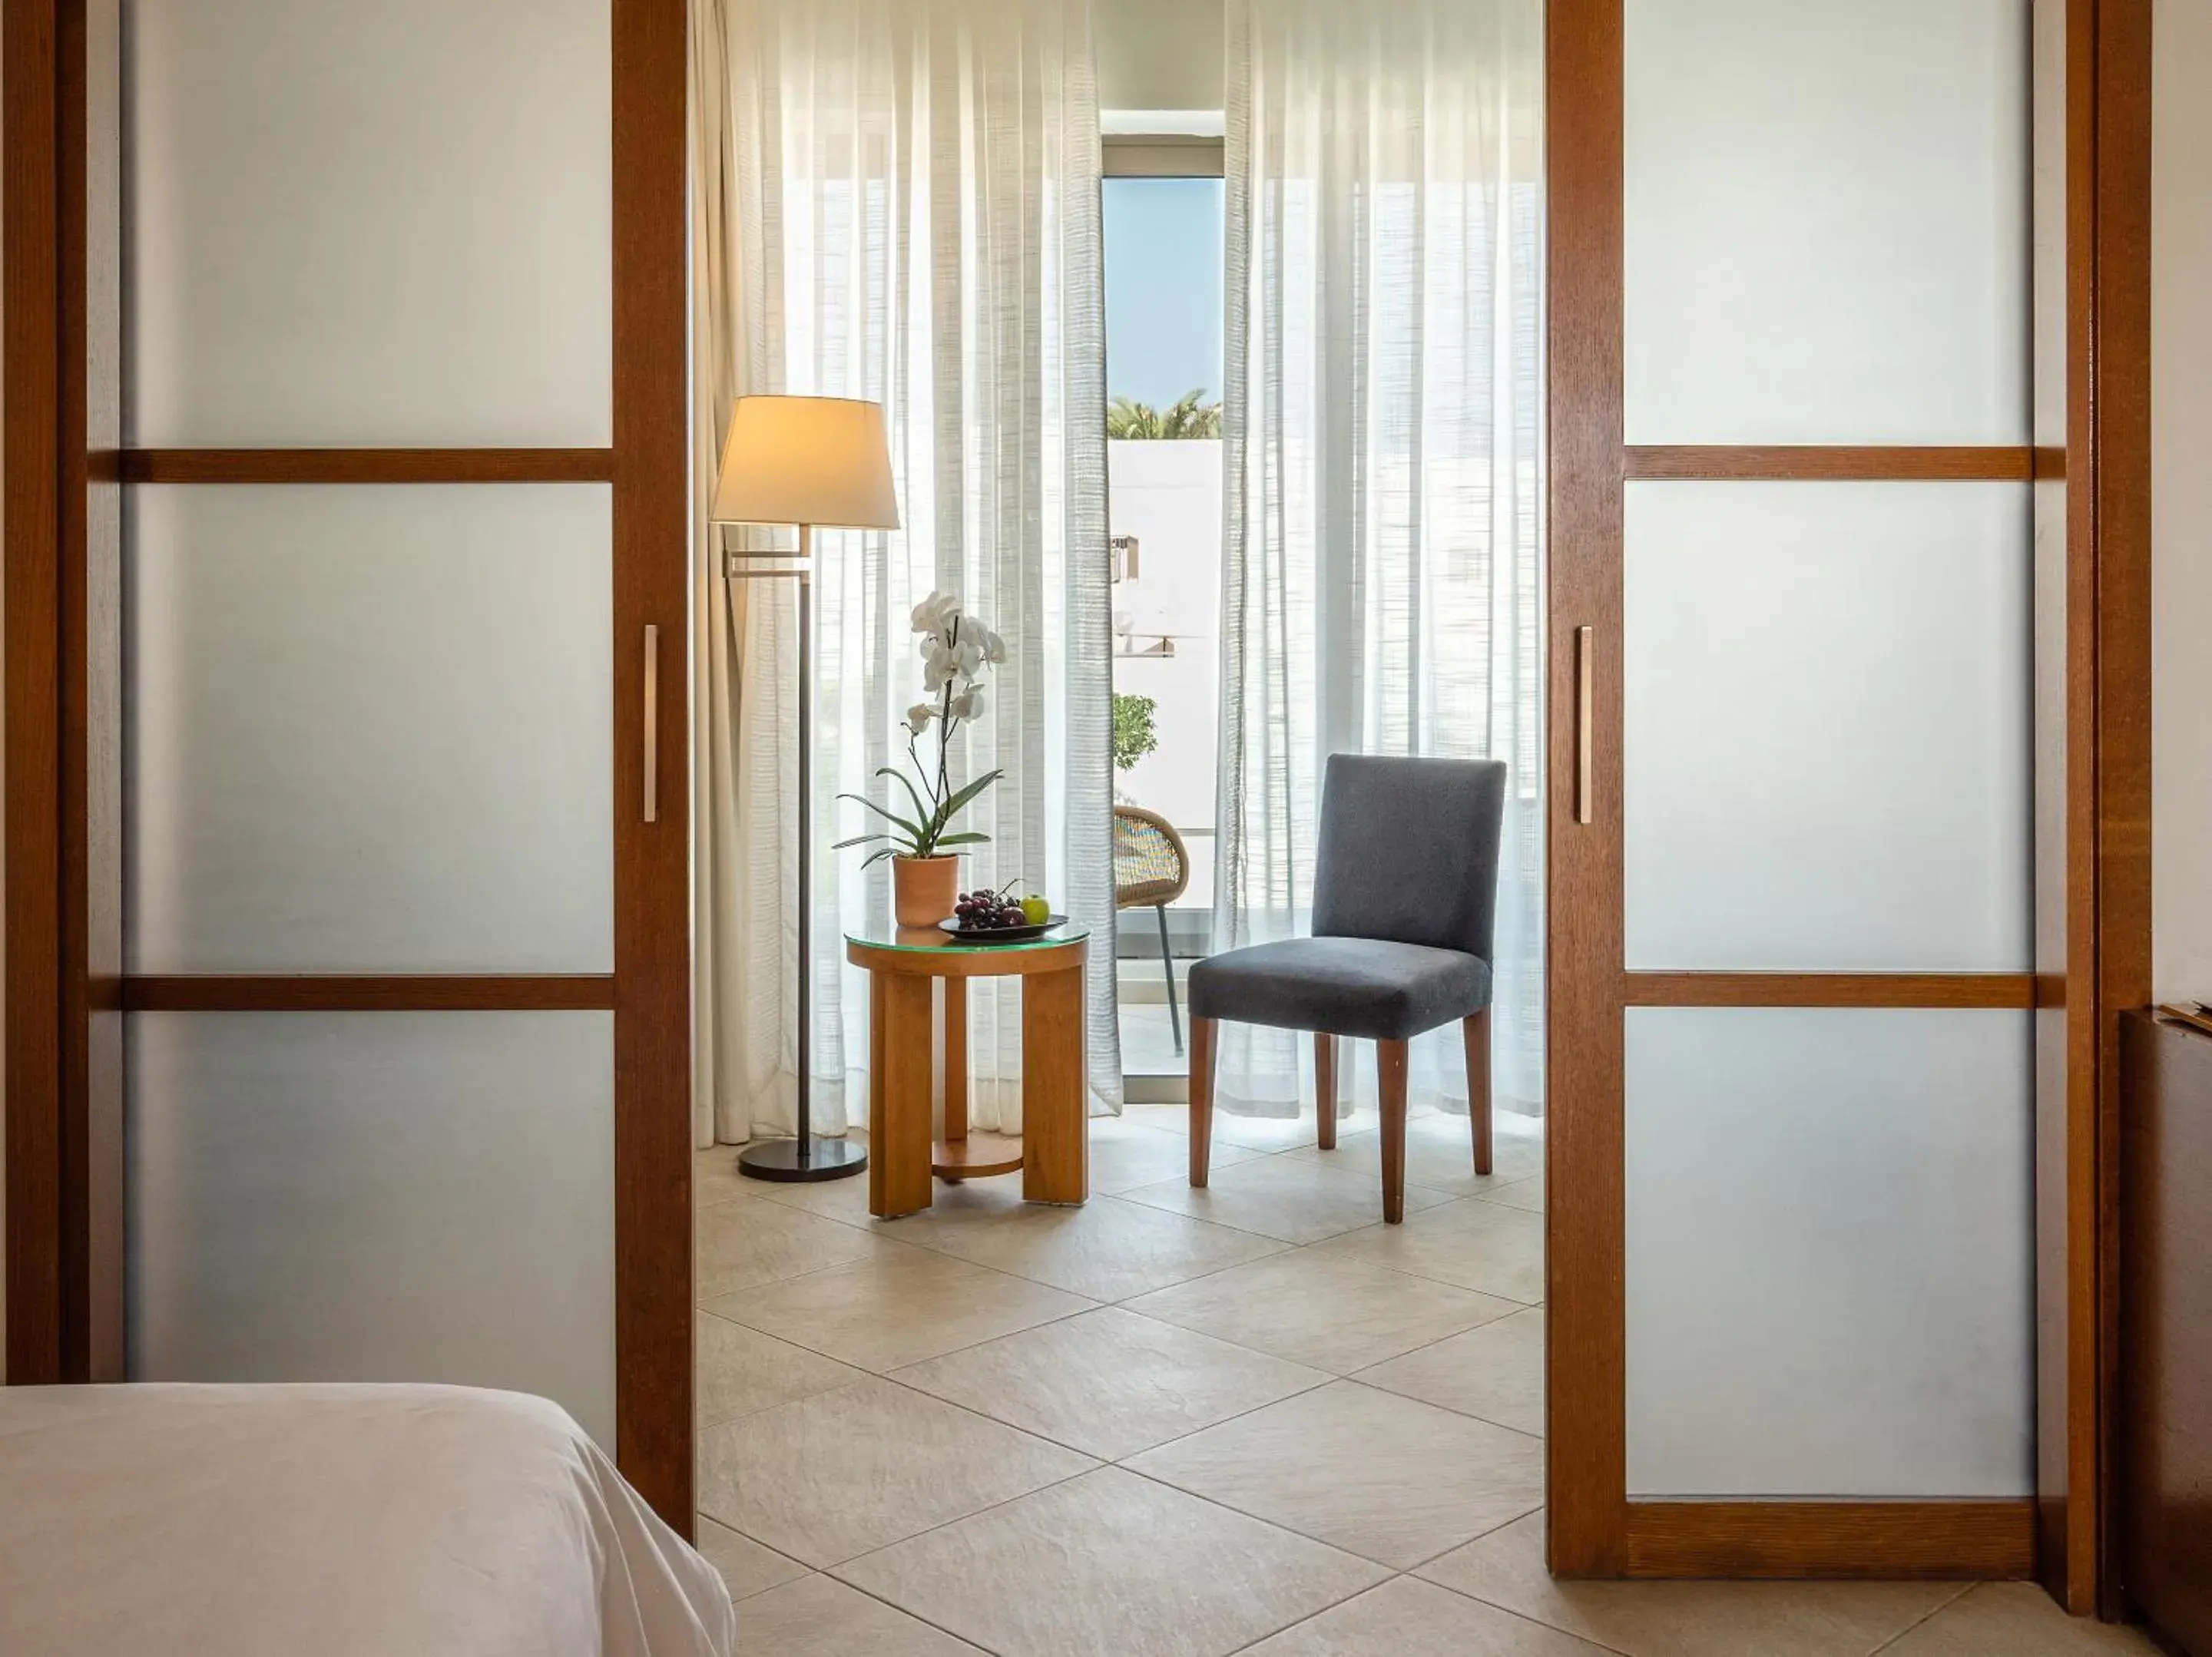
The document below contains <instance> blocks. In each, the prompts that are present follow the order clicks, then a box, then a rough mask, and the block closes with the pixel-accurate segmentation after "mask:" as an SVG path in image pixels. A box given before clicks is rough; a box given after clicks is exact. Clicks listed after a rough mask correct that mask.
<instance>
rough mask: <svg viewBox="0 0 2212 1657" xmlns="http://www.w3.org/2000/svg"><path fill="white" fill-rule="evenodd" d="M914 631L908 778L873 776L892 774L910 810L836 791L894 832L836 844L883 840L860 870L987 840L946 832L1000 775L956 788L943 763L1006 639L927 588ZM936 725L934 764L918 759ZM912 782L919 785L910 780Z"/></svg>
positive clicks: (976, 706) (976, 714)
mask: <svg viewBox="0 0 2212 1657" xmlns="http://www.w3.org/2000/svg"><path fill="white" fill-rule="evenodd" d="M914 630H915V633H916V634H920V635H921V687H922V689H923V691H924V692H925V693H926V695H925V697H924V700H922V701H918V702H916V703H915V705H914V706H913V707H909V708H908V709H907V711H906V719H905V721H904V724H905V729H906V733H907V734H906V751H907V757H908V759H909V760H911V761H912V762H913V765H914V775H913V776H911V777H909V776H908V775H907V774H906V773H905V772H903V771H902V770H900V769H899V768H897V767H896V766H894V765H885V766H879V767H878V768H877V770H876V774H877V775H878V776H879V777H890V778H891V779H893V780H895V781H896V782H897V783H898V784H899V785H900V786H902V787H903V788H904V789H905V790H906V792H907V798H908V800H910V801H911V802H912V803H913V806H914V816H913V817H912V818H910V819H909V818H908V817H905V816H901V815H900V814H899V813H898V812H896V811H893V810H890V808H889V807H887V806H884V805H879V804H877V803H876V802H875V801H874V800H872V799H870V798H867V797H866V795H863V794H841V795H839V796H838V798H841V799H849V800H857V801H859V802H860V804H862V805H865V806H866V807H867V808H868V810H871V811H873V812H874V813H875V814H876V815H877V816H879V817H881V818H883V819H884V821H885V822H888V823H890V825H891V828H892V829H895V830H896V833H890V832H881V833H877V834H872V835H854V836H853V838H852V839H850V840H841V841H838V842H837V849H838V850H839V851H842V850H844V849H845V847H848V846H865V845H869V844H872V843H874V842H877V841H888V842H889V844H887V845H878V846H877V848H876V849H875V850H874V851H872V852H871V853H868V855H867V856H866V858H865V859H862V861H861V864H860V866H861V867H862V868H864V869H865V868H866V867H867V866H868V865H869V864H871V863H873V862H875V861H876V860H877V859H879V858H889V857H899V858H928V857H938V856H941V855H943V854H944V853H945V852H946V851H948V850H949V849H950V848H951V847H956V846H977V845H981V844H982V843H983V842H985V841H988V840H989V839H990V838H991V837H990V836H989V835H979V834H975V833H965V834H957V835H956V834H952V833H950V832H948V831H949V830H950V829H951V826H952V820H953V818H954V817H955V816H957V815H958V814H959V813H960V811H961V810H963V809H964V808H965V807H966V806H967V805H968V804H969V803H970V802H972V801H973V800H974V799H975V798H976V797H977V796H978V795H980V794H981V792H983V791H984V790H985V789H986V788H988V787H989V786H991V785H992V784H993V783H994V782H996V781H998V780H999V779H1000V776H1002V775H1003V774H1004V773H1003V772H1000V771H993V772H989V773H987V774H985V775H983V776H980V777H978V778H976V779H975V781H973V782H971V783H969V784H967V785H966V786H964V787H961V788H957V789H956V788H954V787H953V786H952V785H951V776H950V774H949V772H948V768H947V766H948V756H950V754H951V749H952V738H953V737H954V735H955V734H956V733H957V731H959V729H960V727H961V726H962V725H963V724H965V723H966V722H967V721H969V719H980V718H981V717H982V713H983V673H984V671H985V670H986V669H987V668H993V667H996V666H998V665H1000V663H1001V662H1003V661H1005V660H1006V640H1004V639H1001V638H1000V636H999V635H998V634H995V633H994V632H993V631H992V630H991V629H990V628H987V627H986V626H985V625H984V624H983V623H982V622H980V621H978V620H977V619H976V618H975V616H968V615H964V614H963V613H962V611H961V609H960V601H959V600H958V599H957V598H952V597H951V596H950V595H948V594H945V593H942V592H933V593H931V594H930V595H929V597H927V598H925V599H923V600H922V601H921V603H920V604H916V605H915V607H914ZM933 728H934V729H935V731H936V732H937V755H936V759H937V764H936V766H935V768H931V766H930V765H929V764H927V762H925V761H924V760H923V759H922V756H921V739H922V738H923V737H925V736H927V735H928V734H929V732H930V731H931V730H932V729H933ZM917 781H919V783H920V786H915V785H916V783H917Z"/></svg>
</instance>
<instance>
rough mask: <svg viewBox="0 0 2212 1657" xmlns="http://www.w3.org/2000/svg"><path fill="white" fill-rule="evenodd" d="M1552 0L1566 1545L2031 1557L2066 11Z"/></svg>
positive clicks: (1985, 1560) (1617, 1555) (1554, 1260)
mask: <svg viewBox="0 0 2212 1657" xmlns="http://www.w3.org/2000/svg"><path fill="white" fill-rule="evenodd" d="M1551 13H1552V45H1551V83H1550V90H1549V107H1550V111H1551V118H1550V128H1551V162H1550V165H1551V189H1552V196H1551V224H1552V237H1553V252H1552V260H1553V265H1552V288H1551V297H1552V318H1551V326H1552V398H1551V409H1552V431H1553V452H1552V466H1553V485H1552V489H1553V493H1552V500H1553V519H1552V545H1553V593H1552V615H1553V627H1552V634H1551V637H1552V652H1553V672H1552V680H1551V683H1552V692H1553V699H1552V706H1553V745H1552V750H1551V753H1552V762H1553V766H1552V774H1553V776H1555V777H1558V778H1560V779H1563V780H1567V781H1568V782H1569V784H1570V785H1571V786H1561V787H1559V788H1558V789H1556V790H1555V791H1554V801H1555V803H1554V806H1553V819H1552V832H1551V836H1550V846H1551V852H1552V857H1551V867H1552V871H1553V891H1552V898H1551V902H1550V904H1549V906H1548V912H1549V913H1551V914H1552V916H1553V926H1554V935H1553V944H1552V978H1551V986H1552V1009H1553V1012H1552V1018H1553V1041H1552V1050H1551V1058H1550V1065H1551V1076H1552V1094H1551V1097H1552V1137H1551V1145H1550V1156H1551V1186H1550V1191H1551V1210H1550V1227H1551V1246H1552V1247H1551V1255H1550V1270H1551V1288H1550V1294H1549V1297H1548V1298H1549V1303H1550V1306H1551V1308H1552V1319H1551V1342H1552V1348H1551V1366H1552V1367H1551V1379H1552V1393H1551V1399H1552V1403H1551V1409H1552V1433H1551V1437H1550V1441H1549V1443H1550V1454H1551V1497H1552V1504H1553V1505H1552V1523H1551V1532H1550V1534H1551V1549H1552V1563H1553V1568H1554V1569H1557V1570H1559V1571H1561V1572H1563V1573H1569V1574H1597V1575H1609V1574H1623V1573H1626V1574H1634V1575H1747V1574H1748V1575H1764V1574H1773V1575H1794V1574H1805V1575H1819V1574H1823V1573H1826V1572H1835V1571H1844V1572H1849V1573H1852V1574H1863V1575H1881V1574H1885V1573H1909V1572H1912V1571H1917V1570H1928V1571H1939V1572H1941V1571H1951V1570H1955V1571H1960V1572H1970V1573H1978V1574H1983V1575H2023V1574H2025V1573H2026V1572H2027V1570H2028V1569H2029V1568H2030V1566H2031V1563H2032V1561H2033V1527H2032V1514H2031V1504H2030V1498H2031V1497H2032V1496H2033V1492H2034V1490H2035V1466H2034V1454H2033V1452H2034V1435H2035V1374H2034V1347H2035V1306H2034V1293H2035V1290H2034V1282H2033V1212H2032V1203H2033V1047H2032V1033H2031V1027H2030V1017H2031V1015H2030V1011H2029V1009H2030V1007H2031V1005H2032V1000H2033V977H2032V970H2031V969H2032V967H2033V938H2032V931H2033V926H2032V923H2033V878H2032V863H2033V834H2032V826H2031V770H2032V758H2031V750H2032V742H2031V729H2032V720H2033V687H2032V681H2031V650H2032V618H2033V591H2032V587H2033V580H2032V576H2033V559H2032V553H2031V525H2032V506H2031V500H2030V489H2031V482H2030V480H2031V477H2032V475H2033V450H2032V449H2031V447H2030V444H2031V441H2032V439H2031V432H2030V412H2031V411H2030V400H2029V389H2030V373H2031V361H2030V343H2029V313H2030V288H2031V277H2030V268H2029V259H2028V246H2029V217H2028V215H2029V200H2030V177H2029V174H2030V158H2029V143H2028V139H2029V112H2028V96H2029V33H2028V7H2027V5H2026V4H2025V3H2024V0H1953V3H1947V4H1944V5H1940V6H1929V5H1926V4H1923V3H1920V0H1801V3H1793V4H1790V5H1786V6H1777V5H1771V4H1765V3H1753V0H1555V3H1554V4H1553V6H1552V8H1551Z"/></svg>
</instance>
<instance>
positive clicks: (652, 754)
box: [645, 622, 660, 822]
mask: <svg viewBox="0 0 2212 1657" xmlns="http://www.w3.org/2000/svg"><path fill="white" fill-rule="evenodd" d="M645 820H646V821H647V822H659V821H660V629H659V628H658V627H656V626H654V625H653V623H652V622H647V623H646V624H645Z"/></svg>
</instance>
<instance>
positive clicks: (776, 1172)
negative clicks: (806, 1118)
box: [738, 1138, 868, 1185]
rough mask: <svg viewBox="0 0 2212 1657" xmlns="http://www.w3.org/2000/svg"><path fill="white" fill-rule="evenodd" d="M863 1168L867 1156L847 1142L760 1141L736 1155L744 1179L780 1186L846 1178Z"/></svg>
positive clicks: (817, 1140) (814, 1140)
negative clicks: (772, 1181)
mask: <svg viewBox="0 0 2212 1657" xmlns="http://www.w3.org/2000/svg"><path fill="white" fill-rule="evenodd" d="M867 1165H868V1153H867V1152H866V1151H865V1150H862V1149H861V1148H860V1146H858V1145H856V1144H853V1143H852V1141H850V1140H849V1139H815V1138H809V1139H764V1140H763V1141H762V1142H761V1143H760V1144H752V1145H747V1146H746V1147H745V1148H744V1150H741V1151H739V1152H738V1173H740V1174H744V1176H745V1177H746V1178H747V1179H749V1180H774V1181H776V1182H778V1183H779V1184H783V1185H795V1184H799V1183H800V1182H802V1181H807V1182H811V1181H816V1180H844V1179H849V1178H851V1177H852V1176H853V1175H854V1174H858V1173H860V1171H861V1170H863V1169H864V1168H866V1167H867Z"/></svg>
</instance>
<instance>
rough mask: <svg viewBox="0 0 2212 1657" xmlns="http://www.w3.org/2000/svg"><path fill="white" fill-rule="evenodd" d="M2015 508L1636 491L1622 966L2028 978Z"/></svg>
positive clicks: (2020, 536) (1812, 492)
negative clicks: (2024, 973)
mask: <svg viewBox="0 0 2212 1657" xmlns="http://www.w3.org/2000/svg"><path fill="white" fill-rule="evenodd" d="M2028 535H2029V496H2028V486H2027V485H2026V484H2002V483H1989V484H1980V483H1632V484H1630V485H1629V486H1628V500H1627V555H1626V578H1625V586H1626V591H1625V602H1626V633H1625V635H1624V638H1623V646H1624V650H1625V652H1626V676H1627V678H1626V737H1625V740H1626V750H1625V753H1624V755H1623V759H1624V763H1625V766H1626V784H1625V786H1626V798H1625V801H1624V812H1625V817H1626V849H1625V861H1626V883H1627V911H1626V933H1627V937H1626V944H1627V959H1628V964H1629V966H1630V967H1632V968H1686V969H1696V968H1703V969H1710V970H1737V971H1752V970H1760V969H1774V970H1793V969H1795V970H1826V971H1882V970H1895V971H1919V972H1933V971H2016V970H2021V969H2024V968H2027V965H2028V963H2029V959H2030V956H2029V938H2028V928H2029V921H2030V907H2031V905H2030V888H2029V870H2028V862H2029V780H2028V778H2029V750H2030V741H2031V731H2030V718H2031V695H2032V693H2031V687H2030V682H2029V647H2030V640H2031V635H2030V631H2029V613H2028V605H2029V578H2030V551H2029V540H2028Z"/></svg>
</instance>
